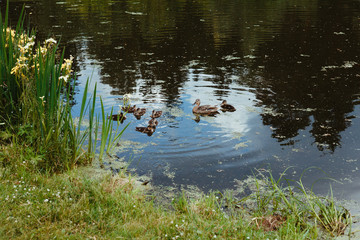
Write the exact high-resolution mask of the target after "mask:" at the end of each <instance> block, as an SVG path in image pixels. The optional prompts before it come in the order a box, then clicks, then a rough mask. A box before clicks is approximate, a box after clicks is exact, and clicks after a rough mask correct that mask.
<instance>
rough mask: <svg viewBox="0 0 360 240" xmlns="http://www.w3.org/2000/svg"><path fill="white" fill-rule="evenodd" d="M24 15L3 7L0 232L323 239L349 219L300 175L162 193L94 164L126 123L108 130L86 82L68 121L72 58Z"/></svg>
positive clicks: (46, 235)
mask: <svg viewBox="0 0 360 240" xmlns="http://www.w3.org/2000/svg"><path fill="white" fill-rule="evenodd" d="M6 12H7V11H6ZM23 22H24V18H23V15H22V13H21V14H20V20H19V23H18V24H17V25H16V26H9V25H8V21H7V16H4V17H3V16H0V203H1V204H0V210H1V211H0V238H2V239H49V238H57V239H115V238H120V239H121V238H125V239H132V238H137V239H215V238H220V239H267V238H268V239H320V238H324V239H328V238H332V237H334V236H336V235H341V234H343V233H344V232H345V229H346V228H347V227H348V226H349V224H350V223H351V216H350V214H349V212H348V211H347V210H346V209H344V208H342V207H341V206H337V205H336V204H335V202H334V201H333V199H332V198H331V196H330V197H328V198H321V197H318V196H316V195H314V194H313V193H312V192H311V191H307V190H306V189H305V188H304V187H303V185H302V182H301V179H300V180H299V181H298V182H297V184H295V186H297V188H295V189H294V188H293V187H290V186H287V185H286V184H285V187H281V183H286V181H284V179H283V178H282V177H280V179H278V180H275V179H274V178H273V177H272V176H271V174H270V175H268V176H260V177H257V178H254V179H253V181H252V185H251V186H252V192H253V193H252V194H251V195H249V196H246V197H245V198H241V199H238V198H235V197H234V196H232V194H231V193H230V192H228V193H220V192H214V193H209V194H202V195H201V196H198V197H196V198H189V196H188V195H187V194H186V193H183V194H180V193H179V195H177V196H176V197H175V198H174V199H173V200H172V201H171V203H170V202H168V203H164V202H162V201H160V200H159V199H158V198H156V197H155V196H156V194H149V192H148V191H147V190H148V189H149V188H150V187H149V186H144V185H141V184H140V183H139V182H138V181H136V180H134V179H133V178H132V177H131V176H128V175H125V174H124V173H120V174H118V175H110V173H107V172H103V171H101V170H96V169H94V168H92V167H91V163H92V161H93V160H94V159H95V152H97V153H98V155H97V158H98V160H99V161H100V162H101V159H102V156H103V155H104V153H105V152H106V151H109V149H111V146H112V144H113V143H114V142H116V140H117V139H119V138H120V137H121V134H122V133H123V131H124V129H125V128H124V129H119V128H117V130H113V129H114V127H113V125H112V124H113V121H112V120H111V119H108V118H107V115H106V114H105V112H104V108H103V106H102V102H101V99H100V104H101V107H102V113H101V114H100V115H96V114H95V113H94V109H95V105H96V104H97V103H98V101H97V100H96V87H95V90H94V92H93V93H92V96H89V95H90V94H89V93H88V91H87V87H86V88H85V91H84V96H83V98H82V99H83V100H82V102H81V108H80V109H81V110H80V117H79V118H78V119H77V121H76V122H75V121H74V119H73V117H72V114H71V96H72V95H73V94H74V92H73V91H74V88H75V85H74V82H75V80H74V78H75V77H74V75H73V73H72V70H71V64H72V58H71V57H69V58H65V56H64V51H61V50H59V49H58V43H57V42H56V40H55V39H52V38H49V39H47V40H39V39H36V35H35V33H34V32H31V31H25V30H24V29H23V27H22V25H23ZM110 114H112V112H111V113H110ZM85 122H86V123H87V124H84V123H85ZM118 126H119V125H118ZM80 166H82V167H80ZM83 166H88V167H83ZM294 190H296V191H294ZM165 206H166V207H165Z"/></svg>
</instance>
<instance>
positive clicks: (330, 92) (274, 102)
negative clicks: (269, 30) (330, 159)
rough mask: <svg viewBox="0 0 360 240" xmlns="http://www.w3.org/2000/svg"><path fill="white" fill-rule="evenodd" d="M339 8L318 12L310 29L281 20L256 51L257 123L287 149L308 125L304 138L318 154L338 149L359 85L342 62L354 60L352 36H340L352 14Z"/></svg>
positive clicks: (353, 67) (293, 19) (354, 67)
mask: <svg viewBox="0 0 360 240" xmlns="http://www.w3.org/2000/svg"><path fill="white" fill-rule="evenodd" d="M325 4H326V3H325ZM339 9H346V8H343V7H341V8H336V7H328V6H322V8H319V12H318V14H319V21H318V22H316V23H314V24H316V26H313V25H311V23H310V22H308V21H306V20H301V19H300V18H298V17H297V16H296V15H294V14H291V15H289V16H286V19H287V21H284V24H283V26H282V29H281V31H280V34H279V35H278V36H277V37H275V38H274V39H273V40H272V41H271V42H267V43H265V44H263V45H262V46H261V47H260V48H259V52H258V55H259V56H260V58H259V59H258V60H257V61H256V64H255V65H257V66H264V69H263V72H262V75H263V80H262V82H261V85H259V86H257V90H256V96H257V98H258V99H259V100H260V101H259V103H258V106H261V107H263V108H264V109H265V110H264V113H263V114H262V118H263V122H264V124H266V125H271V126H272V128H273V137H274V138H277V139H278V140H279V141H285V140H287V141H289V144H293V143H294V141H293V140H292V138H294V137H295V136H297V135H298V132H299V130H300V129H305V128H306V127H307V126H309V125H310V123H311V122H313V123H312V130H310V133H311V134H312V135H313V137H314V139H315V144H317V147H318V149H319V150H324V149H329V150H331V151H334V150H335V149H336V147H337V146H340V145H341V136H340V132H342V131H344V130H345V129H346V128H347V127H348V126H349V125H350V123H351V120H350V118H351V116H349V113H351V112H352V111H353V109H354V100H355V99H354V95H355V94H357V93H358V92H359V89H360V84H359V81H358V80H359V79H358V77H357V75H356V74H357V72H359V65H358V64H357V63H349V62H348V61H358V60H359V59H358V55H359V49H358V47H357V46H358V45H357V42H358V38H357V37H356V35H354V34H356V33H352V32H351V31H350V30H348V31H346V29H353V24H354V23H353V20H352V18H351V15H352V14H353V12H352V11H350V10H349V12H341V13H339ZM343 11H346V10H343ZM344 16H346V18H345V17H344ZM323 26H326V28H325V27H323ZM339 31H346V32H345V34H341V35H340V34H339V35H338V34H336V33H337V32H339ZM319 38H321V39H322V41H319ZM326 66H329V67H328V68H326ZM324 67H325V68H324Z"/></svg>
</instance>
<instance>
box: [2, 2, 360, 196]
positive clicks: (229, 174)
mask: <svg viewBox="0 0 360 240" xmlns="http://www.w3.org/2000/svg"><path fill="white" fill-rule="evenodd" d="M0 2H1V3H0V4H1V7H2V9H1V10H2V11H4V5H5V3H4V0H2V1H0ZM23 4H25V6H26V12H27V13H28V14H30V15H29V20H30V23H31V25H32V26H34V27H36V28H37V31H38V33H39V34H38V38H39V39H43V40H44V39H45V38H47V37H56V38H57V39H59V38H61V43H62V45H64V46H66V53H67V55H70V54H71V55H73V56H75V59H76V62H75V66H74V67H75V71H76V72H78V82H79V85H78V92H79V93H80V94H78V95H77V101H78V102H80V100H79V99H80V95H81V92H82V89H83V86H84V84H85V81H86V79H87V78H88V77H91V78H92V82H93V83H95V82H97V83H98V89H99V95H101V96H102V98H103V99H104V102H105V104H106V109H107V110H108V111H110V109H111V107H113V106H114V107H115V110H118V105H119V104H122V100H121V99H122V96H123V95H124V94H131V103H132V104H136V105H137V106H141V107H146V108H147V110H148V112H147V113H146V115H145V116H144V117H143V118H142V119H141V120H136V119H135V118H134V117H133V116H130V115H129V117H128V119H127V120H126V122H131V124H130V126H129V129H127V130H126V132H125V135H124V136H123V138H122V139H123V141H122V142H121V149H118V151H117V155H118V156H119V157H123V158H124V160H126V161H128V160H129V159H130V158H132V160H133V161H132V164H131V167H136V169H137V173H139V174H147V175H150V176H152V178H153V183H154V184H160V185H165V186H177V187H178V186H182V185H187V184H190V185H196V186H198V187H199V188H201V189H204V190H209V189H224V188H232V187H233V186H234V179H240V180H241V179H244V178H245V177H246V176H248V175H249V174H252V170H253V169H254V168H271V169H272V170H273V173H274V175H275V176H278V174H279V173H281V172H282V171H284V170H285V169H286V168H287V167H289V166H293V168H291V169H290V170H288V172H287V173H288V175H287V176H288V177H290V178H293V179H298V178H299V176H300V174H301V173H302V172H303V171H304V170H305V169H307V168H309V167H318V168H320V169H322V170H323V171H325V172H326V173H328V174H329V176H331V177H333V178H335V179H337V180H339V181H341V182H342V183H343V184H342V185H340V184H333V187H334V188H335V192H336V193H337V194H338V195H339V196H341V197H344V198H348V199H357V200H359V199H360V184H359V180H360V176H359V168H360V158H359V156H360V155H359V154H360V144H359V142H360V129H359V110H360V109H359V102H360V67H359V63H360V59H359V58H360V51H359V50H360V48H359V42H360V41H359V40H360V31H359V30H360V2H359V1H347V0H344V1H315V0H312V1H265V0H263V1H254V0H243V1H235V0H233V1H230V0H228V1H185V0H182V1H181V0H178V1H175V0H174V1H164V0H163V1H115V0H102V1H94V0H92V1H90V0H63V1H49V0H37V1H17V0H11V1H10V9H11V10H10V11H11V14H10V17H11V18H12V21H13V23H15V20H16V19H17V16H18V13H19V11H20V9H21V7H22V5H23ZM197 98H200V99H201V102H202V103H203V104H212V105H215V104H218V105H219V104H220V102H221V101H222V100H223V99H226V100H227V101H228V102H229V103H231V104H233V105H234V106H235V107H236V108H237V111H236V112H227V113H221V114H219V115H218V116H217V117H201V118H200V121H199V122H198V121H195V120H197V119H196V117H195V116H194V115H193V114H192V107H193V106H192V103H194V101H195V99H197ZM77 108H78V106H75V107H74V111H76V110H77ZM152 109H157V110H160V109H161V110H162V111H163V112H164V113H163V116H162V117H161V118H159V122H160V123H159V126H158V127H157V129H156V132H155V133H154V134H153V135H152V136H151V137H148V136H147V135H146V134H142V133H139V132H136V131H135V127H136V126H146V124H147V121H148V120H149V119H150V118H149V116H150V111H151V110H152ZM120 150H121V151H120ZM140 157H141V159H140ZM139 159H140V160H139ZM112 164H114V163H112ZM324 176H325V175H324V174H323V173H322V172H321V171H319V170H316V169H312V170H309V171H307V172H306V174H305V177H304V179H303V180H304V181H305V182H306V183H307V184H308V185H309V184H311V183H313V182H315V181H316V180H317V179H319V178H321V177H324ZM328 186H329V185H328V183H327V182H326V181H319V182H318V183H317V184H316V185H315V189H316V191H318V192H321V193H324V192H325V193H326V192H327V191H328Z"/></svg>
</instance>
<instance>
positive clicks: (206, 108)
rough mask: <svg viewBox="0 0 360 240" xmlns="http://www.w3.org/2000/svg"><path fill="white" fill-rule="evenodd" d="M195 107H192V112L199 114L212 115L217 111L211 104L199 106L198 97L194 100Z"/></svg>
mask: <svg viewBox="0 0 360 240" xmlns="http://www.w3.org/2000/svg"><path fill="white" fill-rule="evenodd" d="M193 105H195V107H194V108H193V110H192V111H193V113H195V114H200V115H207V116H214V115H216V114H218V113H219V112H218V111H217V110H218V107H216V106H211V105H202V106H200V99H196V101H195V102H194V104H193Z"/></svg>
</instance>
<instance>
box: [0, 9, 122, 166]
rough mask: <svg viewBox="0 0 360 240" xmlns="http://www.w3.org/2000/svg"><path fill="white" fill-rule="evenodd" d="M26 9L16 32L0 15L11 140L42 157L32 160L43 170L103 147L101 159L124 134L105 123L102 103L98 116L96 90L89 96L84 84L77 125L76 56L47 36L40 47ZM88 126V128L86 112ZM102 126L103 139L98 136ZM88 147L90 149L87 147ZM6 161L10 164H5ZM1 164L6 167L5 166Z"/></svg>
mask: <svg viewBox="0 0 360 240" xmlns="http://www.w3.org/2000/svg"><path fill="white" fill-rule="evenodd" d="M23 23H24V11H22V12H21V14H20V18H19V21H18V24H17V26H16V28H15V29H12V28H11V26H9V25H8V3H7V9H6V14H5V18H4V20H3V17H2V15H1V14H0V103H1V104H0V116H1V117H0V122H1V123H2V129H7V130H8V132H9V133H12V134H13V141H15V138H16V141H23V143H24V144H26V145H28V146H30V147H32V148H33V149H34V150H35V151H36V153H37V154H38V155H39V156H42V157H41V158H39V159H38V161H36V162H34V164H35V165H36V167H37V168H38V169H39V170H41V171H48V172H59V171H64V170H68V169H72V168H73V167H74V166H76V165H82V164H87V163H89V162H91V161H92V159H93V157H94V156H95V153H96V147H97V146H98V145H100V151H99V156H100V160H101V158H102V156H103V154H104V152H105V149H106V147H107V151H110V150H111V146H112V144H114V143H115V142H116V141H117V140H118V139H119V138H120V137H121V135H122V133H123V131H124V130H125V128H126V127H125V128H124V129H123V130H122V131H119V125H118V128H117V129H116V131H115V133H113V123H112V121H109V120H107V118H106V116H105V115H106V114H105V110H104V106H103V104H102V101H101V100H100V102H101V109H102V118H100V117H99V115H98V114H96V113H95V105H96V103H97V100H96V87H95V90H94V92H93V95H92V96H90V97H88V83H87V84H86V86H85V91H84V95H83V98H82V103H81V110H80V116H79V118H78V120H79V121H77V122H76V123H75V121H74V119H73V116H72V112H71V97H72V96H73V94H74V89H75V80H74V79H75V77H74V75H73V74H72V69H71V67H72V62H73V57H72V56H70V58H68V59H66V58H65V57H64V50H62V51H60V50H59V44H58V42H57V41H56V40H55V39H53V38H49V39H47V40H45V41H44V42H42V43H41V41H39V40H37V44H36V42H35V41H36V35H35V31H27V32H26V31H25V30H24V29H23ZM87 113H88V114H89V124H88V125H87V126H85V125H84V120H85V116H86V114H87ZM100 124H102V127H101V140H100V144H98V142H99V141H98V140H97V137H98V134H99V130H100ZM86 147H87V151H86V150H84V148H86ZM4 162H6V161H4ZM4 162H3V163H4Z"/></svg>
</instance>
